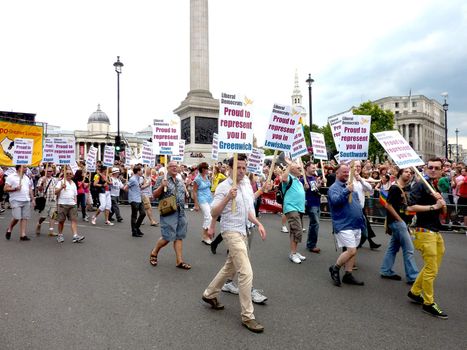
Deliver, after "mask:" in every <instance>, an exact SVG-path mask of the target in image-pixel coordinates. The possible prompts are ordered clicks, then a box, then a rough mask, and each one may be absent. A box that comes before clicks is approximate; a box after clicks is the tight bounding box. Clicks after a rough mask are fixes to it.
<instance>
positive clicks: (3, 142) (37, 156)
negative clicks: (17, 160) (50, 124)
mask: <svg viewBox="0 0 467 350" xmlns="http://www.w3.org/2000/svg"><path fill="white" fill-rule="evenodd" d="M43 135H44V128H43V127H42V126H37V125H26V124H19V123H10V122H5V121H0V165H2V166H13V145H14V140H15V139H16V138H24V139H33V140H34V148H33V152H32V164H31V165H32V166H38V165H40V163H41V161H42V137H43Z"/></svg>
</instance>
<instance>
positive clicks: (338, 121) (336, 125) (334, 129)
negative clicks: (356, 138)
mask: <svg viewBox="0 0 467 350" xmlns="http://www.w3.org/2000/svg"><path fill="white" fill-rule="evenodd" d="M347 114H350V115H351V114H352V112H350V113H349V112H345V113H341V114H338V115H335V116H332V117H329V118H328V124H329V126H330V128H331V134H332V139H333V140H334V144H335V145H336V150H337V152H339V145H340V143H341V127H342V116H343V115H347Z"/></svg>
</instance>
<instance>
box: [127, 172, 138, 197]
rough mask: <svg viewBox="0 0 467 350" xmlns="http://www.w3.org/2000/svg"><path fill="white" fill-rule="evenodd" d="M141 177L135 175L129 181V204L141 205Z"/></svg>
mask: <svg viewBox="0 0 467 350" xmlns="http://www.w3.org/2000/svg"><path fill="white" fill-rule="evenodd" d="M139 179H140V176H138V175H133V176H132V177H130V180H129V181H128V202H130V203H131V202H135V203H141V187H140V184H139V183H140V180H139Z"/></svg>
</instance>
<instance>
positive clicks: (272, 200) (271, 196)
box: [259, 191, 282, 214]
mask: <svg viewBox="0 0 467 350" xmlns="http://www.w3.org/2000/svg"><path fill="white" fill-rule="evenodd" d="M259 211H260V213H273V214H275V213H281V212H282V205H280V204H279V203H277V202H276V192H274V191H271V192H268V193H263V194H262V195H261V204H260V206H259Z"/></svg>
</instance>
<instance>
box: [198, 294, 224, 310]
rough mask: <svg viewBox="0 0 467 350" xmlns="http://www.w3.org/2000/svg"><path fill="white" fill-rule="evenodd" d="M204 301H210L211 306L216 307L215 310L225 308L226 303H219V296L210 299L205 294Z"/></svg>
mask: <svg viewBox="0 0 467 350" xmlns="http://www.w3.org/2000/svg"><path fill="white" fill-rule="evenodd" d="M202 299H203V301H204V302H205V303H208V304H209V305H211V307H212V308H213V309H214V310H224V305H222V304H221V303H219V300H217V298H211V299H208V298H206V297H205V296H204V295H203V298H202Z"/></svg>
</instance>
